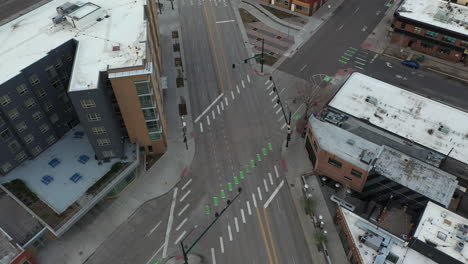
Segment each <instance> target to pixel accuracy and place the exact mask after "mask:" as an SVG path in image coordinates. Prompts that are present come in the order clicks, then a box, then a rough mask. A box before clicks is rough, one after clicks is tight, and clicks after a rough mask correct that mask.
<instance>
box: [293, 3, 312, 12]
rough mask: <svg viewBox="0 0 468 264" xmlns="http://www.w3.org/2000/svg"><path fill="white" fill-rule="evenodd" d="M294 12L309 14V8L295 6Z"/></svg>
mask: <svg viewBox="0 0 468 264" xmlns="http://www.w3.org/2000/svg"><path fill="white" fill-rule="evenodd" d="M295 10H299V11H302V12H306V13H309V8H308V7H306V6H301V5H298V4H296V8H295Z"/></svg>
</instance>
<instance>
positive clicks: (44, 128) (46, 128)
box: [39, 123, 49, 133]
mask: <svg viewBox="0 0 468 264" xmlns="http://www.w3.org/2000/svg"><path fill="white" fill-rule="evenodd" d="M39 130H40V131H41V133H45V132H47V131H49V125H48V124H46V123H44V124H42V125H41V126H40V127H39Z"/></svg>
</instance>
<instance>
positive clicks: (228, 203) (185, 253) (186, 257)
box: [180, 187, 242, 264]
mask: <svg viewBox="0 0 468 264" xmlns="http://www.w3.org/2000/svg"><path fill="white" fill-rule="evenodd" d="M241 192H242V188H240V187H239V189H238V193H237V195H236V196H234V198H233V199H232V201H231V200H227V206H226V207H224V209H223V210H221V212H220V213H217V212H216V213H215V219H214V220H213V221H212V222H211V223H210V224H209V225H208V227H207V228H206V229H205V230H204V231H203V232H202V233H201V235H200V236H198V238H197V239H195V242H193V244H192V245H191V246H190V247H189V248H188V249H187V250H185V247H184V240H185V239H184V240H182V241H180V247H181V249H182V254H183V256H184V263H185V264H188V253H189V252H190V251H191V250H192V249H193V248H194V247H195V246H196V245H197V243H198V242H199V241H200V240H201V239H202V238H203V236H204V235H205V234H206V233H207V232H208V230H210V228H211V227H212V226H213V225H214V224H215V223H216V221H218V219H219V218H220V217H221V216H222V215H223V214H224V212H225V211H226V210H227V209H228V208H229V206H231V204H232V203H233V202H234V201H235V200H236V199H237V197H239V195H240V194H241Z"/></svg>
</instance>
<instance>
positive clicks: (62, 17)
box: [52, 15, 67, 25]
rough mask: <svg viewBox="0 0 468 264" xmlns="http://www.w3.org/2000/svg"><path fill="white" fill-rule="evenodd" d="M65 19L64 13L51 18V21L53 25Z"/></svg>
mask: <svg viewBox="0 0 468 264" xmlns="http://www.w3.org/2000/svg"><path fill="white" fill-rule="evenodd" d="M65 20H67V19H66V18H65V16H64V15H58V16H55V17H53V18H52V22H54V24H55V25H57V24H60V23H62V22H63V21H65Z"/></svg>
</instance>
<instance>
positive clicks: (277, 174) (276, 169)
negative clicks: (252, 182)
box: [273, 165, 279, 178]
mask: <svg viewBox="0 0 468 264" xmlns="http://www.w3.org/2000/svg"><path fill="white" fill-rule="evenodd" d="M273 167H274V168H275V174H276V178H279V173H278V167H276V165H275V166H273Z"/></svg>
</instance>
